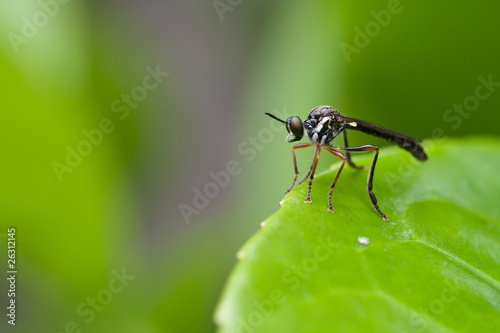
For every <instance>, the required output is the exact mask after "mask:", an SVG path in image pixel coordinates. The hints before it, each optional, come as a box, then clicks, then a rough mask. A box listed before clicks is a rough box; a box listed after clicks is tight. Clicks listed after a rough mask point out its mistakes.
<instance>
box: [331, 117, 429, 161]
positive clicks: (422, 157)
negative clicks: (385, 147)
mask: <svg viewBox="0 0 500 333" xmlns="http://www.w3.org/2000/svg"><path fill="white" fill-rule="evenodd" d="M337 117H338V118H337V119H338V120H339V124H340V125H341V126H342V127H343V128H349V129H353V130H356V131H361V132H364V133H366V134H370V135H373V136H378V137H379V138H383V139H386V140H387V141H390V142H392V143H395V144H397V145H398V146H400V147H401V148H403V149H405V150H407V151H409V152H410V153H411V154H412V155H413V156H414V157H415V158H416V159H417V160H419V161H426V160H427V155H426V154H425V151H424V148H423V147H422V145H421V144H420V141H418V140H417V139H414V138H412V137H410V136H408V135H404V134H401V133H398V132H394V131H391V130H390V129H387V128H384V127H382V126H379V125H376V124H372V123H369V122H367V121H364V120H359V119H356V118H351V117H346V116H343V115H338V116H337Z"/></svg>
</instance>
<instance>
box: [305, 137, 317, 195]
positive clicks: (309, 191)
mask: <svg viewBox="0 0 500 333" xmlns="http://www.w3.org/2000/svg"><path fill="white" fill-rule="evenodd" d="M320 153H321V146H320V145H319V144H317V145H316V149H315V150H314V158H313V163H312V165H311V170H310V171H309V173H310V174H311V175H310V177H309V186H308V187H307V197H306V200H305V201H304V203H311V202H312V201H311V187H312V183H313V178H314V173H315V172H316V167H317V166H318V160H319V154H320Z"/></svg>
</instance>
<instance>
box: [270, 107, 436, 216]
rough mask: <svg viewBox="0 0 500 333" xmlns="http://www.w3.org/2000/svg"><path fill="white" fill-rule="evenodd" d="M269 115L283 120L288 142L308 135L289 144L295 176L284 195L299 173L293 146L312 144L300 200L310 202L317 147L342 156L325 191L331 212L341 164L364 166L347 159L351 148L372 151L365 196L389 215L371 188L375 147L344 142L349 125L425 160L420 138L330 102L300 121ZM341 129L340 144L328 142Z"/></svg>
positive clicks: (341, 167) (295, 118) (299, 146)
mask: <svg viewBox="0 0 500 333" xmlns="http://www.w3.org/2000/svg"><path fill="white" fill-rule="evenodd" d="M266 114H267V115H268V116H270V117H271V118H273V119H276V120H278V121H280V122H282V123H284V124H285V126H286V129H287V131H288V133H289V135H288V137H287V139H289V141H288V142H295V141H299V140H300V139H302V137H303V136H304V134H305V135H306V137H307V138H308V139H309V142H308V143H299V144H297V145H295V146H293V148H292V156H293V165H294V167H295V177H294V178H293V183H292V186H290V188H289V189H288V190H287V191H286V192H285V195H286V194H287V193H288V192H290V191H291V190H292V189H293V188H294V187H295V183H296V182H297V177H298V175H299V170H298V169H297V160H296V158H295V150H297V149H301V148H306V147H311V146H315V150H314V157H313V162H312V165H311V168H310V169H309V172H308V173H307V174H306V176H305V177H304V179H302V181H301V182H300V183H299V185H300V184H302V183H303V182H304V181H306V180H307V178H309V186H308V188H307V197H306V200H305V201H304V202H305V203H310V202H311V186H312V181H313V178H314V173H315V172H316V166H317V165H318V158H319V154H320V152H321V148H324V149H326V150H327V151H329V152H330V153H332V154H333V155H335V156H337V157H339V158H340V159H342V165H341V166H340V168H339V171H338V172H337V176H336V177H335V179H334V181H333V183H332V185H330V192H329V193H328V206H329V207H328V211H330V212H333V211H334V210H333V206H332V191H333V188H334V187H335V184H336V183H337V180H338V179H339V176H340V173H341V172H342V169H343V168H344V165H345V163H346V162H347V164H349V166H351V167H353V168H355V169H363V168H364V167H359V166H356V165H355V164H354V163H353V161H352V160H351V155H350V152H353V151H372V150H374V151H375V157H374V158H373V161H372V164H371V166H370V171H369V173H368V184H367V186H366V190H367V192H368V196H369V197H370V201H371V203H372V205H373V208H375V210H376V211H377V213H378V214H379V215H380V216H382V218H383V219H384V221H387V220H388V219H389V218H388V217H387V215H385V214H384V213H383V212H382V211H381V210H380V208H379V207H378V204H377V198H376V197H375V194H374V193H373V192H372V188H373V186H372V183H373V173H374V171H375V164H376V163H377V157H378V151H379V149H378V147H377V146H374V145H363V146H359V147H349V146H348V144H347V135H346V132H345V131H344V130H345V129H352V130H356V131H361V132H365V133H366V134H370V135H374V136H378V137H381V138H383V139H386V140H387V141H390V142H392V143H394V144H397V145H398V146H399V147H401V148H403V149H405V150H407V151H409V152H410V153H411V154H412V155H413V156H414V157H415V158H416V159H417V160H419V161H426V160H427V155H426V154H425V151H424V148H423V147H422V146H421V145H420V141H418V140H416V139H414V138H412V137H409V136H407V135H404V134H400V133H397V132H394V131H391V130H389V129H387V128H384V127H381V126H378V125H375V124H372V123H369V122H367V121H364V120H359V119H355V118H350V117H346V116H343V115H341V114H340V113H339V112H338V111H337V110H336V109H334V108H332V107H331V106H327V105H322V106H318V107H315V108H314V109H312V110H311V112H309V116H308V117H307V119H306V120H305V121H304V122H302V120H300V118H299V117H295V116H292V117H289V118H288V119H287V120H286V121H284V120H281V119H279V118H277V117H276V116H273V115H272V114H269V113H266ZM341 132H343V138H344V147H334V146H332V141H333V139H334V138H335V137H336V136H337V135H339V134H340V133H341ZM341 151H344V152H345V154H342V153H341Z"/></svg>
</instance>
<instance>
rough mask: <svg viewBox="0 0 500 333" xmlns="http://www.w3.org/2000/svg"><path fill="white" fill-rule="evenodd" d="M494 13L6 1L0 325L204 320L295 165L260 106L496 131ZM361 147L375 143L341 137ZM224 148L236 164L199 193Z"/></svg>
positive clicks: (324, 163)
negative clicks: (10, 318)
mask: <svg viewBox="0 0 500 333" xmlns="http://www.w3.org/2000/svg"><path fill="white" fill-rule="evenodd" d="M499 14H500V3H499V2H498V1H493V0H485V1H481V2H480V3H478V2H473V1H471V0H470V1H451V0H445V1H440V2H435V1H430V0H419V1H411V0H401V1H394V0H391V1H378V0H377V1H375V0H370V1H366V0H364V1H361V0H358V1H347V0H346V1H316V2H313V3H311V2H304V1H273V2H268V1H263V0H255V1H236V0H233V1H229V0H220V1H191V2H187V1H180V0H178V1H166V2H163V1H159V0H156V1H155V0H149V1H138V0H126V1H104V2H99V1H85V2H84V1H78V0H72V1H67V0H64V1H63V0H59V1H57V0H41V1H27V0H19V1H8V0H1V2H0V31H1V32H2V38H1V39H0V80H1V88H0V89H1V90H0V92H1V93H0V110H1V113H0V114H1V119H0V126H1V130H0V136H1V140H0V142H1V157H0V160H1V163H0V177H1V182H0V184H1V185H0V187H1V192H0V193H1V197H0V214H1V215H0V218H1V219H0V246H1V248H2V250H1V253H2V254H1V260H2V263H1V264H0V267H1V268H2V271H3V273H2V275H3V276H6V275H7V273H6V271H7V268H6V267H7V266H6V264H7V256H6V252H7V249H6V238H5V237H6V233H7V228H11V227H15V228H16V246H17V257H16V259H17V262H16V264H17V270H18V275H17V281H16V282H17V290H16V305H17V312H16V313H17V318H16V327H15V328H13V327H12V326H11V325H9V324H7V319H6V316H5V313H6V309H5V307H6V306H7V302H8V301H9V298H8V297H7V290H8V284H7V281H6V279H5V278H2V279H0V304H1V308H2V309H4V310H2V316H1V317H2V318H3V319H2V320H1V321H0V330H1V331H2V332H11V331H14V329H15V330H16V332H51V333H52V332H72V331H75V332H78V331H79V330H80V331H81V332H145V333H148V332H211V331H214V329H215V326H214V324H213V320H212V316H213V310H214V307H215V305H216V303H217V299H218V297H219V295H220V292H221V290H222V287H223V285H224V283H225V281H226V278H227V276H228V274H229V273H230V271H231V268H232V267H233V266H234V264H235V263H236V258H235V253H236V251H237V250H238V248H239V247H240V246H241V245H242V244H243V243H244V242H245V240H246V239H248V237H249V236H250V235H252V234H253V233H255V232H257V231H258V230H259V223H260V222H261V221H262V220H264V219H265V218H266V217H267V216H269V215H270V214H272V213H273V212H274V211H276V210H277V209H278V202H279V201H280V200H281V198H282V195H283V192H284V190H285V189H286V188H287V187H288V186H289V185H290V182H291V180H292V177H293V166H292V162H291V156H290V155H291V154H290V148H291V145H289V144H286V143H284V139H285V137H286V135H287V133H286V131H285V129H284V128H283V129H282V130H281V131H275V130H273V128H274V127H271V119H270V118H268V117H266V116H265V115H264V112H271V113H275V114H278V115H280V116H281V117H283V118H286V117H288V116H289V115H297V116H300V117H302V118H305V117H306V116H307V113H308V111H309V110H310V109H311V108H313V107H315V106H317V105H321V104H328V105H332V106H334V107H336V108H337V109H339V110H340V112H341V113H343V114H346V115H348V116H351V117H356V118H361V119H365V120H368V121H372V122H375V123H378V124H380V125H382V126H385V127H388V128H391V129H394V130H396V131H399V132H402V133H405V134H408V135H411V136H414V137H417V138H420V139H428V138H432V137H433V135H435V133H440V132H441V133H444V135H446V136H470V135H498V133H499V131H498V123H499V120H500V113H499V112H498V110H499V106H500V89H499V88H500V87H499V86H500V62H499V59H500V44H499V43H498V32H499V31H500V21H499V20H498V15H499ZM152 73H156V74H152ZM166 73H168V74H166ZM485 82H486V83H485ZM487 82H490V83H487ZM497 82H499V83H497ZM266 129H271V131H269V130H266ZM366 143H373V144H379V145H381V146H383V145H385V144H386V143H384V142H383V141H380V140H377V139H375V138H372V137H367V136H365V135H363V134H359V133H353V134H352V135H351V137H350V144H351V145H355V144H366ZM311 155H312V151H300V152H299V153H298V159H299V165H300V167H301V168H302V169H304V168H307V166H308V164H309V163H310V158H311ZM464 158H474V156H464ZM230 161H235V162H230ZM333 161H334V160H333V159H331V158H324V159H322V160H321V163H320V164H321V165H320V167H319V168H320V170H321V169H325V168H327V167H328V165H329V164H330V163H332V162H333ZM228 162H230V163H233V164H234V163H236V165H237V166H238V168H237V171H238V172H237V174H236V172H235V175H232V176H230V177H229V178H228V179H227V180H225V179H223V178H224V177H223V178H222V179H223V182H226V183H227V182H228V184H223V186H215V187H213V186H212V187H211V185H208V187H209V189H208V191H209V192H210V191H212V192H210V193H211V197H210V198H207V199H206V200H203V199H200V198H199V195H197V194H196V193H197V191H198V190H199V191H202V192H203V191H204V190H205V188H206V187H207V184H210V183H213V182H214V180H213V177H212V176H213V175H214V174H219V175H220V174H221V172H222V171H224V170H226V168H227V166H228ZM221 177H222V176H221ZM375 182H376V180H375ZM193 200H195V201H196V202H195V203H193ZM195 205H197V207H198V208H196V206H195ZM186 207H190V208H186ZM182 211H184V212H185V213H184V216H183V214H182ZM186 212H187V213H186ZM187 215H189V216H188V217H187V218H186V216H187ZM263 273H264V272H263ZM117 276H120V279H121V280H120V279H118V278H117Z"/></svg>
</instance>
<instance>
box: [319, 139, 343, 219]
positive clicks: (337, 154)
mask: <svg viewBox="0 0 500 333" xmlns="http://www.w3.org/2000/svg"><path fill="white" fill-rule="evenodd" d="M325 149H326V150H328V151H329V152H330V153H332V154H333V155H335V156H337V157H338V158H340V159H342V164H341V165H340V168H339V171H337V176H335V180H334V181H333V183H332V185H330V192H329V193H328V211H329V212H332V213H333V212H334V210H333V206H332V192H333V188H334V187H335V184H337V180H338V179H339V176H340V173H341V172H342V169H343V168H344V165H345V162H346V160H347V158H346V156H344V155H343V154H342V153H341V152H338V151H336V150H335V149H333V148H330V147H327V146H325ZM346 155H347V154H346ZM347 161H348V160H347ZM348 163H349V162H348Z"/></svg>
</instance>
